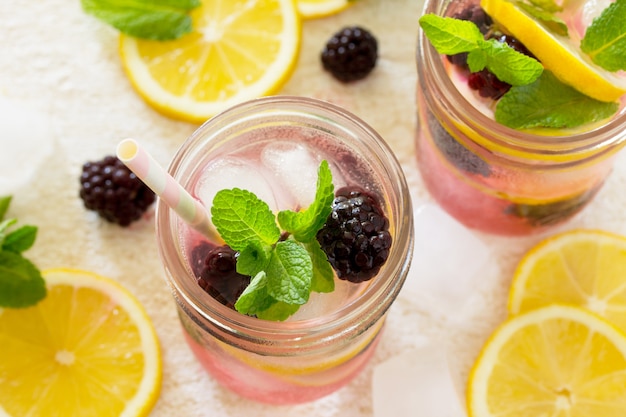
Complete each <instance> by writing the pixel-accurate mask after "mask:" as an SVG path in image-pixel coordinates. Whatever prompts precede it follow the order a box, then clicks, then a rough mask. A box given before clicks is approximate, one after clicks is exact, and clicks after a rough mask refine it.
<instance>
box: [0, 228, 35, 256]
mask: <svg viewBox="0 0 626 417" xmlns="http://www.w3.org/2000/svg"><path fill="white" fill-rule="evenodd" d="M36 237H37V227H35V226H22V227H20V228H18V229H16V230H14V231H13V232H11V233H9V234H7V235H6V236H5V238H4V241H3V242H1V243H2V244H1V245H0V246H1V247H2V250H5V251H9V252H14V253H22V252H24V251H25V250H27V249H30V247H31V246H33V243H35V238H36Z"/></svg>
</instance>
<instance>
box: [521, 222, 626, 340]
mask: <svg viewBox="0 0 626 417" xmlns="http://www.w3.org/2000/svg"><path fill="white" fill-rule="evenodd" d="M551 303H567V304H574V305H578V306H581V307H585V308H587V309H589V310H592V311H593V312H595V313H597V314H599V315H601V316H603V317H605V318H606V319H608V320H609V321H610V322H612V323H614V324H615V325H616V326H617V327H619V328H620V329H622V330H623V331H624V332H626V237H623V236H619V235H615V234H612V233H608V232H604V231H599V230H575V231H570V232H565V233H561V234H558V235H556V236H553V237H551V238H548V239H546V240H544V241H542V242H540V243H539V244H538V245H537V246H535V247H534V248H533V249H531V250H530V251H529V252H528V253H527V254H526V255H525V256H524V258H522V260H521V261H520V263H519V265H518V267H517V270H516V271H515V275H514V279H513V284H512V286H511V292H510V295H509V311H510V313H511V314H518V313H520V312H524V311H528V310H532V309H534V308H538V307H542V306H545V305H548V304H551Z"/></svg>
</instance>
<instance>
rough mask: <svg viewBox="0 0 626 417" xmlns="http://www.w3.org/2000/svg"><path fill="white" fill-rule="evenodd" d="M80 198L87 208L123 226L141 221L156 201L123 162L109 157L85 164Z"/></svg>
mask: <svg viewBox="0 0 626 417" xmlns="http://www.w3.org/2000/svg"><path fill="white" fill-rule="evenodd" d="M79 196H80V198H81V199H82V200H83V203H84V205H85V208H87V209H88V210H94V211H96V212H97V213H98V214H99V215H100V217H102V218H104V219H105V220H107V221H109V222H111V223H117V224H119V225H120V226H128V225H129V224H130V223H132V222H133V221H135V220H137V219H139V218H140V217H141V215H142V214H143V213H145V211H146V210H147V209H148V207H150V205H151V204H152V203H154V200H155V199H156V197H155V195H154V192H153V191H152V190H150V189H149V188H148V187H147V186H146V185H145V184H144V183H143V182H142V181H141V180H140V179H139V178H137V176H136V175H135V174H134V173H133V172H131V171H130V170H129V169H128V168H127V167H126V165H124V164H123V163H122V161H120V160H119V159H118V158H116V157H114V156H110V155H109V156H106V157H105V158H103V159H101V160H99V161H93V162H86V163H85V164H83V170H82V174H81V176H80V192H79Z"/></svg>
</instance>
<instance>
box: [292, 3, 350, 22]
mask: <svg viewBox="0 0 626 417" xmlns="http://www.w3.org/2000/svg"><path fill="white" fill-rule="evenodd" d="M352 3H353V1H352V2H351V1H348V0H322V1H314V0H313V1H311V0H297V1H296V5H297V7H298V13H299V14H300V16H301V17H302V18H303V19H307V20H308V19H318V18H321V17H327V16H332V15H334V14H337V13H340V12H343V11H344V10H345V9H347V8H348V7H350V6H351V5H352Z"/></svg>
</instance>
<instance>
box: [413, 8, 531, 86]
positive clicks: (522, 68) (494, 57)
mask: <svg viewBox="0 0 626 417" xmlns="http://www.w3.org/2000/svg"><path fill="white" fill-rule="evenodd" d="M419 23H420V26H421V28H422V30H424V34H425V35H426V36H427V37H428V40H429V41H430V42H431V43H432V45H433V46H434V47H435V49H436V50H437V52H439V53H440V54H444V55H455V54H458V53H462V52H467V64H468V65H469V67H470V71H471V72H478V71H481V70H483V69H484V68H487V69H488V70H489V71H491V72H492V73H493V74H494V75H495V76H496V77H498V78H499V79H500V80H501V81H504V82H506V83H508V84H511V85H525V84H530V83H532V82H533V81H535V80H536V79H537V78H538V77H539V76H540V75H541V73H542V71H543V66H542V65H541V63H539V62H538V61H537V60H536V59H533V58H531V57H529V56H527V55H524V54H522V53H521V52H517V51H516V50H514V49H513V48H511V47H509V46H508V45H505V44H504V43H501V42H498V41H496V40H494V39H491V40H485V39H484V37H483V34H482V33H481V32H480V30H479V29H478V26H476V24H474V23H473V22H470V21H466V20H460V19H454V18H451V17H441V16H437V15H435V14H425V15H423V16H422V17H421V18H420V20H419Z"/></svg>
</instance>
